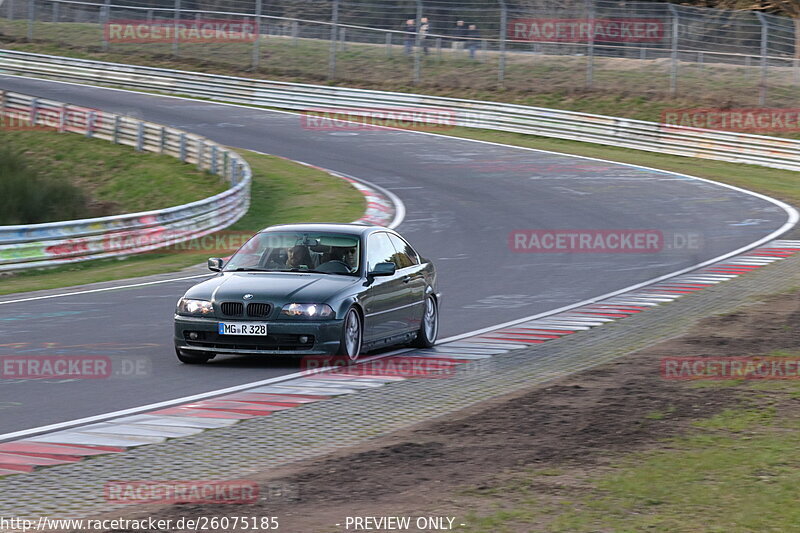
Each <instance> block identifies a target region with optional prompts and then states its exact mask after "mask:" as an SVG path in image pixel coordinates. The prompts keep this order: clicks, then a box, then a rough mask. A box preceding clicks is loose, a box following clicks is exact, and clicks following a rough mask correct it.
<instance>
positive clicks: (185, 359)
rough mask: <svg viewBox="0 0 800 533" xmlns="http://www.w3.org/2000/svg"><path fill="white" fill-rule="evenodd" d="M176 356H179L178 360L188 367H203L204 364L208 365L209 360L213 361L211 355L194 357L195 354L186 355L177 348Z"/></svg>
mask: <svg viewBox="0 0 800 533" xmlns="http://www.w3.org/2000/svg"><path fill="white" fill-rule="evenodd" d="M175 355H177V356H178V360H179V361H180V362H181V363H184V364H187V365H202V364H204V363H207V362H208V360H209V359H211V356H210V355H200V354H198V355H194V354H192V355H186V354H184V353H181V350H180V348H178V347H177V346H176V347H175Z"/></svg>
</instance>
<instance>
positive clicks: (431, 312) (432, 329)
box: [411, 296, 439, 348]
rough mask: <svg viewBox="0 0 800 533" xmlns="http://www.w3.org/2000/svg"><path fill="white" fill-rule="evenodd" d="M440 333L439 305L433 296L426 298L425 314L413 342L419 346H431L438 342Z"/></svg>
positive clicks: (413, 344)
mask: <svg viewBox="0 0 800 533" xmlns="http://www.w3.org/2000/svg"><path fill="white" fill-rule="evenodd" d="M438 334H439V306H438V305H437V303H436V299H435V298H434V297H433V296H428V297H427V298H425V314H423V315H422V323H421V324H420V326H419V331H418V332H417V338H416V339H414V342H412V343H411V345H412V346H416V347H417V348H430V347H432V346H433V345H434V344H435V343H436V336H437V335H438Z"/></svg>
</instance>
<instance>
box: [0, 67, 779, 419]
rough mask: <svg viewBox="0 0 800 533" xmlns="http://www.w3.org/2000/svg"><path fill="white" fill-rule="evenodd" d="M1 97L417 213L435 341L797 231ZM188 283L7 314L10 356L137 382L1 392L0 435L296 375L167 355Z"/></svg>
mask: <svg viewBox="0 0 800 533" xmlns="http://www.w3.org/2000/svg"><path fill="white" fill-rule="evenodd" d="M0 87H2V88H4V89H8V90H12V91H18V92H23V93H28V94H36V95H39V96H41V97H45V98H52V99H57V100H61V101H67V102H70V103H73V104H76V105H82V106H87V107H95V108H101V109H104V110H108V111H114V112H118V113H127V114H131V115H135V116H137V117H140V118H143V119H145V120H150V121H153V122H158V123H162V124H167V125H170V126H174V127H178V128H181V129H184V130H187V131H191V132H196V133H201V134H203V135H204V136H206V137H209V138H211V139H213V140H215V141H217V142H221V143H223V144H226V145H229V146H236V147H241V148H246V149H251V150H257V151H260V152H265V153H270V154H275V155H279V156H282V157H287V158H290V159H294V160H299V161H304V162H306V163H310V164H314V165H318V166H321V167H324V168H327V169H330V170H333V171H336V172H340V173H343V174H348V175H352V176H355V177H357V178H359V179H363V180H366V181H368V182H371V183H375V184H377V185H379V186H382V187H385V188H386V189H388V190H390V191H391V192H393V193H394V194H395V195H397V196H398V197H399V198H400V199H401V200H402V201H403V202H404V203H405V205H406V208H407V213H406V216H405V219H404V221H403V223H402V224H401V225H400V226H399V228H398V230H399V231H400V232H402V233H403V234H404V235H405V236H407V237H408V238H409V240H410V241H411V242H412V243H414V244H415V245H416V246H417V248H418V249H419V250H420V252H421V253H422V254H423V255H425V256H427V257H430V258H432V259H433V260H434V261H435V262H436V264H437V267H438V269H439V272H440V274H439V279H440V288H441V290H442V292H443V293H444V295H445V299H444V301H443V305H442V323H441V335H442V336H449V335H455V334H459V333H463V332H466V331H471V330H475V329H479V328H484V327H487V326H491V325H493V324H498V323H502V322H506V321H509V320H514V319H517V318H521V317H525V316H528V315H531V314H534V313H540V312H544V311H547V310H550V309H555V308H559V307H562V306H565V305H568V304H571V303H574V302H577V301H581V300H585V299H587V298H591V297H595V296H598V295H601V294H605V293H608V292H611V291H614V290H619V289H622V288H624V287H627V286H630V285H633V284H635V283H640V282H644V281H646V280H649V279H652V278H654V277H657V276H661V275H664V274H668V273H671V272H674V271H677V270H680V269H684V268H687V267H690V266H692V265H695V264H698V263H701V262H703V261H706V260H708V259H711V258H714V257H717V256H720V255H722V254H725V253H728V252H730V251H733V250H736V249H739V248H742V247H745V246H747V245H749V244H751V243H753V242H754V241H756V240H758V239H760V238H763V237H765V236H767V235H769V234H770V233H774V232H776V231H778V230H779V229H780V228H782V227H784V226H785V225H786V224H787V220H790V218H791V217H790V215H789V214H788V213H787V211H785V210H784V209H783V208H781V207H780V206H779V205H777V204H775V203H773V202H770V201H768V200H767V199H764V198H760V197H757V196H753V195H750V194H747V193H746V192H744V191H740V190H736V189H732V188H727V187H724V186H721V185H719V184H714V183H711V182H707V181H703V180H697V179H692V178H690V177H686V176H681V175H677V174H671V173H668V172H662V171H657V170H652V169H643V168H638V167H632V166H626V165H622V164H616V163H609V162H603V161H597V160H588V159H582V158H576V157H572V156H565V155H560V154H553V153H547V152H539V151H534V150H527V149H521V148H515V147H510V146H502V145H493V144H489V143H479V142H473V141H469V140H462V139H455V138H449V137H443V136H435V135H426V134H419V133H413V132H404V131H395V130H373V131H314V130H310V129H306V128H304V127H303V123H302V120H301V117H300V116H298V115H295V114H290V113H282V112H275V111H265V110H263V111H262V110H257V109H253V108H244V107H238V106H227V105H223V104H214V103H206V102H200V101H192V100H184V99H179V98H170V97H163V96H152V95H145V94H138V93H132V92H127V91H117V90H111V89H101V88H94V87H87V86H79V85H72V84H65V83H59V82H50V81H44V80H32V79H24V78H18V77H10V76H0ZM524 229H612V230H614V229H652V230H660V231H662V232H664V233H665V235H667V236H670V237H671V236H673V235H679V236H684V237H685V236H687V235H699V241H698V242H699V244H700V245H699V246H698V247H694V248H681V247H674V248H670V249H665V250H663V251H662V252H660V253H648V254H633V253H621V254H598V253H572V254H569V253H548V254H526V253H515V252H512V251H511V250H510V249H509V246H508V235H509V233H510V232H512V231H514V230H524ZM191 283H192V282H191V281H187V280H183V281H176V282H171V283H164V284H159V285H151V286H144V287H139V288H131V289H125V290H118V291H110V292H104V293H92V294H82V295H75V296H69V297H64V298H58V299H54V300H36V301H30V302H20V303H15V304H9V305H0V325H2V330H0V355H21V354H30V355H54V354H69V355H108V356H110V357H111V358H120V359H129V360H141V361H143V363H142V368H143V369H146V370H145V371H144V372H143V375H141V376H138V377H136V376H134V377H130V378H123V377H119V378H113V379H105V380H71V381H65V382H60V383H53V382H41V381H35V380H27V381H26V380H21V381H14V380H0V409H2V417H0V434H2V433H7V432H11V431H17V430H22V429H27V428H33V427H38V426H42V425H46V424H52V423H56V422H61V421H65V420H71V419H76V418H82V417H86V416H90V415H96V414H102V413H106V412H110V411H115V410H119V409H124V408H129V407H136V406H140V405H144V404H150V403H154V402H157V401H163V400H169V399H173V398H177V397H182V396H187V395H190V394H196V393H200V392H205V391H209V390H215V389H219V388H222V387H226V386H233V385H237V384H241V383H247V382H251V381H255V380H258V379H265V378H269V377H272V376H278V375H282V374H287V373H291V372H293V371H296V370H297V366H296V364H295V365H292V364H287V363H285V362H280V361H265V360H258V359H251V358H235V359H234V358H229V359H221V360H219V361H215V362H214V363H213V364H211V365H208V366H205V367H185V366H181V365H180V364H179V363H177V361H176V360H175V357H174V354H173V351H172V346H171V318H172V311H173V307H174V303H175V301H176V299H177V298H178V297H179V296H180V294H181V293H182V292H183V291H184V290H185V289H186V288H187V287H188V286H189V285H191Z"/></svg>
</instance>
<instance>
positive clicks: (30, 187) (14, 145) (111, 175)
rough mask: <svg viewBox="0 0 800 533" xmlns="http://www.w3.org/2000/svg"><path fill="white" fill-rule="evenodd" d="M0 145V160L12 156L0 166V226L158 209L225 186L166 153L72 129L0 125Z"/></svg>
mask: <svg viewBox="0 0 800 533" xmlns="http://www.w3.org/2000/svg"><path fill="white" fill-rule="evenodd" d="M0 146H2V147H3V151H4V153H5V154H6V155H7V157H6V160H8V161H17V164H16V170H14V169H12V168H8V169H5V170H4V172H3V183H2V187H3V189H4V190H3V192H4V194H3V195H2V199H0V202H2V204H9V205H8V206H6V208H4V209H3V210H2V211H1V212H0V224H3V225H11V224H34V223H40V222H55V221H59V220H74V219H78V218H92V217H99V216H106V215H113V214H120V213H133V212H136V211H147V210H151V209H161V208H165V207H170V206H172V205H177V204H178V203H184V202H192V201H195V200H200V199H202V198H206V197H208V196H213V195H214V194H217V193H219V192H222V191H224V190H225V189H226V188H227V184H225V182H224V181H223V180H221V179H220V178H219V177H217V176H214V175H212V174H209V173H207V172H201V171H198V170H197V169H196V168H195V167H193V166H191V165H186V164H184V163H181V162H180V161H178V160H177V159H175V158H173V157H169V156H166V155H159V154H150V153H137V152H135V151H134V150H133V149H132V148H130V147H128V146H122V145H115V144H112V143H109V142H106V141H102V140H99V139H87V138H85V137H82V136H80V135H75V134H59V133H56V132H53V131H0ZM6 170H7V171H6ZM14 176H20V178H18V179H14ZM51 190H52V191H53V193H52V194H46V193H47V192H48V191H51ZM178 199H179V200H180V202H178V201H177V200H178Z"/></svg>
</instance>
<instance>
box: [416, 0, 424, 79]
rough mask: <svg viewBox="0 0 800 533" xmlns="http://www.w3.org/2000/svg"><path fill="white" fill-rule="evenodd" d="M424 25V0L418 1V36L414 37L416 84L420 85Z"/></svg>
mask: <svg viewBox="0 0 800 533" xmlns="http://www.w3.org/2000/svg"><path fill="white" fill-rule="evenodd" d="M421 24H422V0H417V22H416V29H417V34H416V36H415V37H414V84H415V85H416V84H417V83H419V80H420V78H421V75H420V72H421V70H422V46H421V45H422V32H421V31H420V29H421V28H420V25H421Z"/></svg>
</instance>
